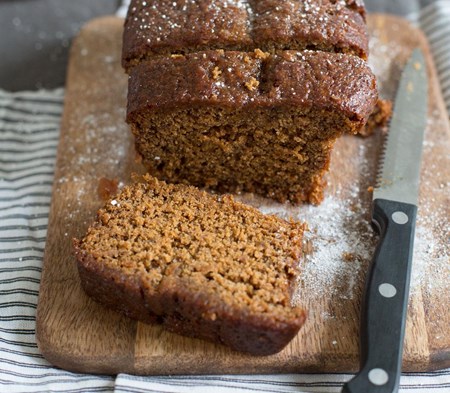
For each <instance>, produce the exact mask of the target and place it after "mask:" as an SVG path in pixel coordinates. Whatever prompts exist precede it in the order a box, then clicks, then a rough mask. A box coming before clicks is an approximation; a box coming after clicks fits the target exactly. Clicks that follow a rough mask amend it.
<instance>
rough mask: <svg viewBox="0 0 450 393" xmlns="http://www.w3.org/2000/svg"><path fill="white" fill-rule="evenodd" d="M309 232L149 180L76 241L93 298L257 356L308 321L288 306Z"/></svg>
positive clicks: (129, 189) (126, 192)
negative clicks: (305, 237)
mask: <svg viewBox="0 0 450 393" xmlns="http://www.w3.org/2000/svg"><path fill="white" fill-rule="evenodd" d="M303 230H304V225H303V224H301V223H296V222H287V221H285V220H282V219H280V218H277V217H275V216H268V215H263V214H262V213H260V212H259V211H258V210H256V209H254V208H252V207H249V206H246V205H243V204H241V203H238V202H235V201H234V200H233V198H232V197H231V196H227V195H225V196H221V197H220V196H213V195H210V194H208V193H206V192H204V191H201V190H199V189H197V188H195V187H192V186H186V185H182V184H178V185H174V184H166V183H165V182H162V181H159V180H157V179H155V178H153V177H151V176H149V175H146V176H145V177H144V178H143V179H140V180H139V181H136V182H135V183H134V184H132V185H130V186H126V187H124V188H123V189H122V191H121V192H120V193H119V194H118V195H117V196H116V197H115V198H114V199H111V200H109V201H108V202H107V203H106V205H105V206H104V207H103V208H102V209H100V210H99V212H98V218H97V221H96V222H95V223H94V224H93V225H91V227H90V228H89V229H88V231H87V234H86V235H85V237H84V238H82V239H81V240H74V246H75V250H76V256H77V260H78V270H79V274H80V278H81V282H82V285H83V288H84V290H85V291H86V293H87V294H88V295H89V296H91V297H92V298H93V299H94V300H96V301H97V302H99V303H101V304H103V305H105V306H107V307H109V308H112V309H114V310H116V311H119V312H122V313H124V314H125V315H127V316H129V317H130V318H134V319H137V320H140V321H143V322H145V323H160V324H162V325H163V326H164V327H165V328H166V329H167V330H169V331H171V332H175V333H178V334H181V335H186V336H191V337H196V338H201V339H205V340H209V341H213V342H216V343H221V344H224V345H227V346H229V347H231V348H233V349H235V350H238V351H244V352H248V353H251V354H254V355H268V354H272V353H276V352H278V351H280V350H281V349H282V348H283V347H284V346H286V345H287V344H288V342H289V341H290V340H291V339H292V338H293V337H294V336H295V335H296V334H297V332H298V330H299V328H300V327H301V325H302V324H303V322H304V320H305V312H304V311H303V310H302V309H301V308H300V307H296V306H292V305H291V292H292V290H293V286H294V284H295V278H296V276H297V273H298V261H299V257H300V254H301V242H302V234H303Z"/></svg>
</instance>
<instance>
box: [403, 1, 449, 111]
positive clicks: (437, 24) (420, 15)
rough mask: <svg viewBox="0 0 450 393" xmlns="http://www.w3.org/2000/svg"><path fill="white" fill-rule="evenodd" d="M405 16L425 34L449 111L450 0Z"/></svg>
mask: <svg viewBox="0 0 450 393" xmlns="http://www.w3.org/2000/svg"><path fill="white" fill-rule="evenodd" d="M407 17H408V18H409V19H410V20H411V21H412V22H413V23H415V24H416V25H417V26H419V27H420V28H421V29H422V30H423V31H424V33H425V34H426V35H427V38H428V42H429V44H430V47H431V51H432V53H433V57H434V61H435V64H436V69H437V72H438V76H439V79H440V84H441V89H442V94H443V97H444V101H445V105H446V107H447V111H448V112H449V113H450V1H449V0H439V1H435V2H433V3H431V4H429V5H427V6H426V7H424V8H423V9H421V10H420V11H418V12H414V13H411V14H409V15H407Z"/></svg>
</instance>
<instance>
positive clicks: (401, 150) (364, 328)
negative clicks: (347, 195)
mask: <svg viewBox="0 0 450 393" xmlns="http://www.w3.org/2000/svg"><path fill="white" fill-rule="evenodd" d="M427 98H428V84H427V72H426V64H425V59H424V56H423V53H422V51H421V50H420V49H415V50H414V52H413V53H412V55H411V58H410V59H409V61H408V63H407V64H406V66H405V68H404V69H403V72H402V76H401V79H400V84H399V88H398V90H397V95H396V98H395V103H394V113H393V115H392V119H391V123H390V127H389V131H388V133H387V138H386V141H385V145H384V154H383V155H382V157H381V159H380V170H379V173H378V179H377V185H376V187H375V189H374V193H373V202H372V223H373V226H374V228H375V229H376V230H377V232H378V233H379V235H380V240H379V243H378V245H377V248H376V250H375V254H374V257H373V260H372V263H371V266H370V270H369V273H368V277H367V281H366V289H365V295H364V299H363V304H362V311H361V331H360V363H361V365H360V371H359V373H358V374H357V375H356V377H354V378H353V379H352V380H351V381H349V382H348V383H347V384H346V385H344V388H343V390H342V391H343V393H392V392H397V391H398V386H399V380H400V374H401V364H402V351H403V338H404V334H405V322H406V313H407V307H408V294H409V280H410V272H411V265H412V254H413V244H414V229H415V221H416V212H417V205H418V199H419V177H420V162H421V156H422V145H423V137H424V132H425V127H426V122H427V112H428V106H427Z"/></svg>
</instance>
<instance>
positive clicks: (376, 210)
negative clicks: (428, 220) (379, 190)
mask: <svg viewBox="0 0 450 393" xmlns="http://www.w3.org/2000/svg"><path fill="white" fill-rule="evenodd" d="M416 213H417V207H416V206H415V205H411V204H408V203H401V202H394V201H389V200H385V199H375V200H374V202H373V214H372V222H373V225H374V227H375V228H376V229H377V231H378V232H379V234H380V240H379V243H378V246H377V249H376V251H375V255H374V258H373V260H372V264H371V267H370V270H369V273H368V277H367V281H366V290H365V295H364V300H363V303H362V309H361V331H360V363H361V367H360V371H359V373H358V374H357V375H356V377H354V378H353V379H352V380H351V381H349V382H348V383H347V384H345V385H344V388H343V390H342V392H343V393H393V392H397V390H398V385H399V380H400V374H401V364H402V351H403V337H404V334H405V322H406V313H407V308H408V294H409V279H410V273H411V264H412V263H411V262H412V253H413V244H414V230H415V222H416Z"/></svg>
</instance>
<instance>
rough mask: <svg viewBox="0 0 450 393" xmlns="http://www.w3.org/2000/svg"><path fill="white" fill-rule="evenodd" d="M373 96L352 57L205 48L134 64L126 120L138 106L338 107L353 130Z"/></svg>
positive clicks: (364, 70)
mask: <svg viewBox="0 0 450 393" xmlns="http://www.w3.org/2000/svg"><path fill="white" fill-rule="evenodd" d="M155 81H158V83H155ZM146 87H149V88H146ZM150 87H151V88H150ZM377 99H378V92H377V84H376V79H375V76H374V75H373V73H372V71H371V70H370V68H369V66H368V65H367V63H366V62H365V61H363V60H361V59H359V58H358V57H355V56H348V55H342V54H336V53H327V52H315V51H302V52H297V51H280V52H277V53H275V54H268V53H264V52H262V51H260V50H258V49H257V50H255V51H254V52H249V53H246V52H224V51H223V50H217V51H205V52H199V53H192V54H187V55H172V56H170V57H161V58H157V59H154V60H152V61H148V62H142V63H140V64H139V65H137V66H136V67H133V69H132V71H131V75H130V80H129V86H128V108H127V121H128V122H131V123H132V122H133V121H134V120H135V118H136V117H137V116H139V111H142V110H144V109H148V110H151V111H152V112H157V111H170V110H174V109H181V108H191V107H202V106H205V107H206V106H208V107H225V108H232V109H241V108H243V107H247V108H249V110H251V109H252V108H262V109H264V108H267V109H270V108H275V107H295V108H300V109H316V110H327V111H339V112H340V113H343V114H344V115H345V116H347V117H348V118H349V119H350V120H351V121H353V122H355V123H358V124H356V125H355V128H358V126H359V127H361V126H363V125H364V124H365V123H366V121H367V119H368V118H369V116H370V114H371V113H372V111H373V108H374V106H375V104H376V102H377ZM355 132H356V130H355ZM325 134H326V130H324V135H325Z"/></svg>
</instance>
